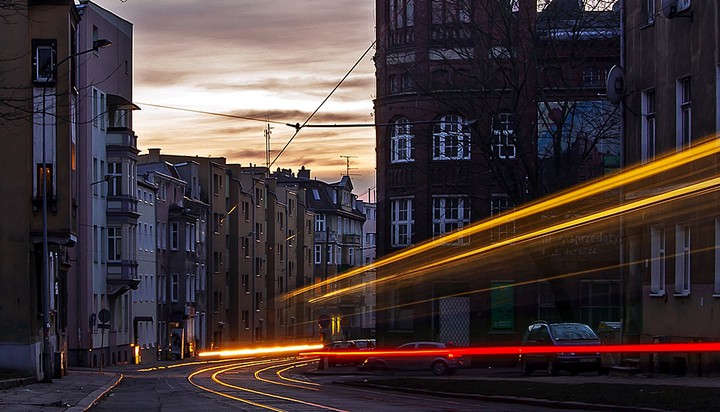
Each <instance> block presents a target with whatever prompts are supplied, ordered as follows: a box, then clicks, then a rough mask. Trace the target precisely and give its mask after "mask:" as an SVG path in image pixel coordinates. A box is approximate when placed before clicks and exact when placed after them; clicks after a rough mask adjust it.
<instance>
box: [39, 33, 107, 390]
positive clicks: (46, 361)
mask: <svg viewBox="0 0 720 412" xmlns="http://www.w3.org/2000/svg"><path fill="white" fill-rule="evenodd" d="M110 45H112V42H111V41H110V40H108V39H98V40H94V41H93V47H92V48H91V49H88V50H84V51H81V52H78V53H74V54H71V55H69V56H67V57H65V58H64V59H62V60H60V61H59V62H57V63H56V64H54V65H53V66H52V68H51V70H50V73H51V75H50V80H54V79H55V78H56V77H57V69H58V67H59V66H60V65H61V64H63V63H66V62H68V61H69V60H70V59H72V58H75V57H78V56H81V55H83V54H86V53H90V52H93V51H98V50H99V49H101V48H104V47H109V46H110ZM47 83H48V82H47V81H46V82H45V84H44V85H43V96H42V102H43V104H42V247H43V256H42V306H43V357H42V360H43V365H42V366H43V382H52V377H51V376H50V375H51V370H52V369H51V368H50V362H51V360H52V357H51V353H50V295H49V294H50V274H49V273H48V257H49V247H48V211H47V181H48V177H52V176H48V165H47V159H46V155H47V154H46V151H47V149H46V147H45V116H46V108H45V96H46V91H47ZM55 94H56V95H57V89H56V93H55ZM55 104H56V105H57V99H55ZM53 173H56V171H53Z"/></svg>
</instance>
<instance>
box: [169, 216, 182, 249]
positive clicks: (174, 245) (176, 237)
mask: <svg viewBox="0 0 720 412" xmlns="http://www.w3.org/2000/svg"><path fill="white" fill-rule="evenodd" d="M178 247H180V227H179V226H178V222H170V250H178Z"/></svg>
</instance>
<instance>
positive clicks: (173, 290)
mask: <svg viewBox="0 0 720 412" xmlns="http://www.w3.org/2000/svg"><path fill="white" fill-rule="evenodd" d="M179 293H180V275H178V274H177V273H171V274H170V302H177V301H178V295H179Z"/></svg>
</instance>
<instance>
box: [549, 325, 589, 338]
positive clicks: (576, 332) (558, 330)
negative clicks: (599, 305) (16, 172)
mask: <svg viewBox="0 0 720 412" xmlns="http://www.w3.org/2000/svg"><path fill="white" fill-rule="evenodd" d="M550 330H551V331H552V335H553V337H554V338H555V340H598V336H597V335H596V334H595V332H593V330H592V329H590V327H588V326H587V325H582V324H576V323H575V324H573V323H570V324H563V323H560V324H555V325H550Z"/></svg>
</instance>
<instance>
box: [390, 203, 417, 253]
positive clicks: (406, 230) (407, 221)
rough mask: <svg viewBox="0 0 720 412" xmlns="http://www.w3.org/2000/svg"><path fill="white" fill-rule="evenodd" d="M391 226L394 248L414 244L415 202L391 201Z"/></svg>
mask: <svg viewBox="0 0 720 412" xmlns="http://www.w3.org/2000/svg"><path fill="white" fill-rule="evenodd" d="M390 215H391V217H390V226H391V241H390V243H391V244H392V246H394V247H397V246H408V245H410V244H411V243H412V230H413V223H414V221H413V201H412V199H395V200H391V201H390Z"/></svg>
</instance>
